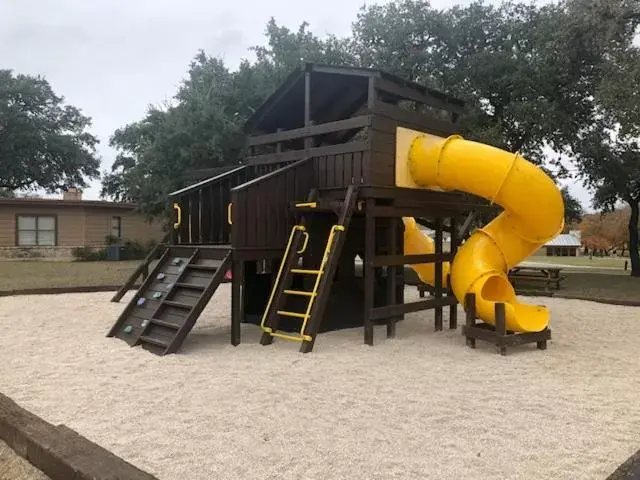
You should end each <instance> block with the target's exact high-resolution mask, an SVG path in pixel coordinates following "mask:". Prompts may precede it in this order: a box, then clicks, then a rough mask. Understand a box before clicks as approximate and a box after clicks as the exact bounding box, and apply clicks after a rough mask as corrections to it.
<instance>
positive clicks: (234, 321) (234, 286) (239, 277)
mask: <svg viewBox="0 0 640 480" xmlns="http://www.w3.org/2000/svg"><path fill="white" fill-rule="evenodd" d="M232 265H233V267H232V272H233V273H232V280H231V345H233V346H234V347H235V346H238V345H240V324H241V323H242V311H243V303H244V302H243V301H242V284H243V283H244V282H243V280H244V261H239V260H234V261H233V263H232Z"/></svg>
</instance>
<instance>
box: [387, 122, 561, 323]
mask: <svg viewBox="0 0 640 480" xmlns="http://www.w3.org/2000/svg"><path fill="white" fill-rule="evenodd" d="M399 130H403V131H404V132H402V133H401V132H398V140H397V142H398V143H397V153H398V154H402V153H405V152H403V151H402V150H403V149H402V143H403V141H402V138H404V145H405V147H404V149H405V151H406V153H405V155H404V159H403V158H397V163H396V172H397V173H398V172H399V171H402V172H404V178H405V180H404V183H405V185H402V186H411V187H414V188H436V189H442V190H458V191H463V192H468V193H471V194H474V195H477V196H480V197H483V198H485V199H488V200H489V201H491V202H492V203H495V204H498V205H500V206H501V207H503V209H504V211H503V212H502V213H501V214H500V215H499V216H498V217H496V218H495V219H494V220H493V221H492V222H490V223H489V224H487V225H486V226H485V227H483V228H482V229H479V230H478V231H476V232H475V233H473V235H471V236H470V237H469V239H468V240H467V241H466V242H465V243H464V244H463V245H462V246H461V247H460V249H459V250H458V252H457V254H456V256H455V258H454V260H453V262H452V264H451V287H452V289H453V292H454V294H455V296H456V298H457V299H458V301H460V302H461V303H462V302H463V301H464V297H465V295H466V294H467V293H475V295H476V309H477V314H478V317H479V318H480V319H482V320H483V321H485V322H487V323H491V324H495V304H496V303H497V302H503V303H504V304H505V313H506V326H507V329H509V330H512V331H517V332H538V331H541V330H544V328H546V327H547V325H548V323H549V316H550V314H549V311H548V309H547V308H546V307H543V306H537V305H529V304H525V303H520V302H518V301H517V299H516V294H515V291H514V289H513V286H512V285H511V283H510V282H509V279H508V276H507V272H508V271H509V269H510V268H512V267H513V266H515V265H517V264H518V263H520V262H521V261H522V260H524V259H526V258H527V257H528V256H530V255H531V254H532V253H534V252H535V251H536V250H538V249H539V248H540V247H541V246H542V245H544V244H545V243H546V242H547V241H548V240H550V239H551V238H553V237H555V236H556V235H557V234H559V233H560V232H561V231H562V228H563V227H564V203H563V200H562V195H561V193H560V190H559V189H558V187H557V186H556V184H555V183H554V182H553V180H551V178H549V177H548V176H547V175H546V174H545V173H544V172H543V171H542V169H540V168H538V167H537V166H535V165H534V164H532V163H530V162H529V161H527V160H525V159H524V158H523V157H521V156H520V155H518V154H513V153H510V152H506V151H504V150H501V149H499V148H495V147H492V146H489V145H485V144H482V143H477V142H472V141H468V140H464V139H463V138H462V137H460V136H457V135H454V136H451V137H449V138H446V139H445V138H442V137H436V136H433V135H427V134H423V133H420V132H413V131H411V130H406V129H399ZM401 137H402V138H401ZM398 147H399V148H398ZM407 147H408V151H407ZM402 163H404V164H405V165H404V167H403V166H402V165H401V164H402ZM397 177H398V178H397V180H399V182H397V183H400V184H402V182H403V179H402V175H399V176H398V175H397Z"/></svg>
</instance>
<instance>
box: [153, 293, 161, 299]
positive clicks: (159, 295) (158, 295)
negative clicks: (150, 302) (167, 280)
mask: <svg viewBox="0 0 640 480" xmlns="http://www.w3.org/2000/svg"><path fill="white" fill-rule="evenodd" d="M153 298H155V299H158V298H162V292H153Z"/></svg>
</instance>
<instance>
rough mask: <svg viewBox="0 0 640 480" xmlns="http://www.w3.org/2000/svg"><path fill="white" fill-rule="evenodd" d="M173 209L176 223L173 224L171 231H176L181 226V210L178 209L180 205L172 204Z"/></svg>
mask: <svg viewBox="0 0 640 480" xmlns="http://www.w3.org/2000/svg"><path fill="white" fill-rule="evenodd" d="M173 209H174V210H175V211H176V212H177V214H178V218H177V221H176V222H175V223H174V224H173V229H174V230H177V229H179V228H180V225H181V224H182V208H180V204H179V203H174V204H173Z"/></svg>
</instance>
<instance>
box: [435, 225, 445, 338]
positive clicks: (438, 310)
mask: <svg viewBox="0 0 640 480" xmlns="http://www.w3.org/2000/svg"><path fill="white" fill-rule="evenodd" d="M435 226H436V232H435V237H436V238H435V244H436V245H435V250H436V251H435V253H436V255H442V217H438V218H436V220H435ZM434 271H435V279H434V285H433V287H434V297H435V299H436V300H437V301H438V302H439V300H440V299H441V298H442V290H443V289H442V260H436V262H435V265H434ZM442 314H443V312H442V305H440V304H439V303H437V304H436V307H435V327H434V328H435V330H436V331H442V317H443V315H442Z"/></svg>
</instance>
